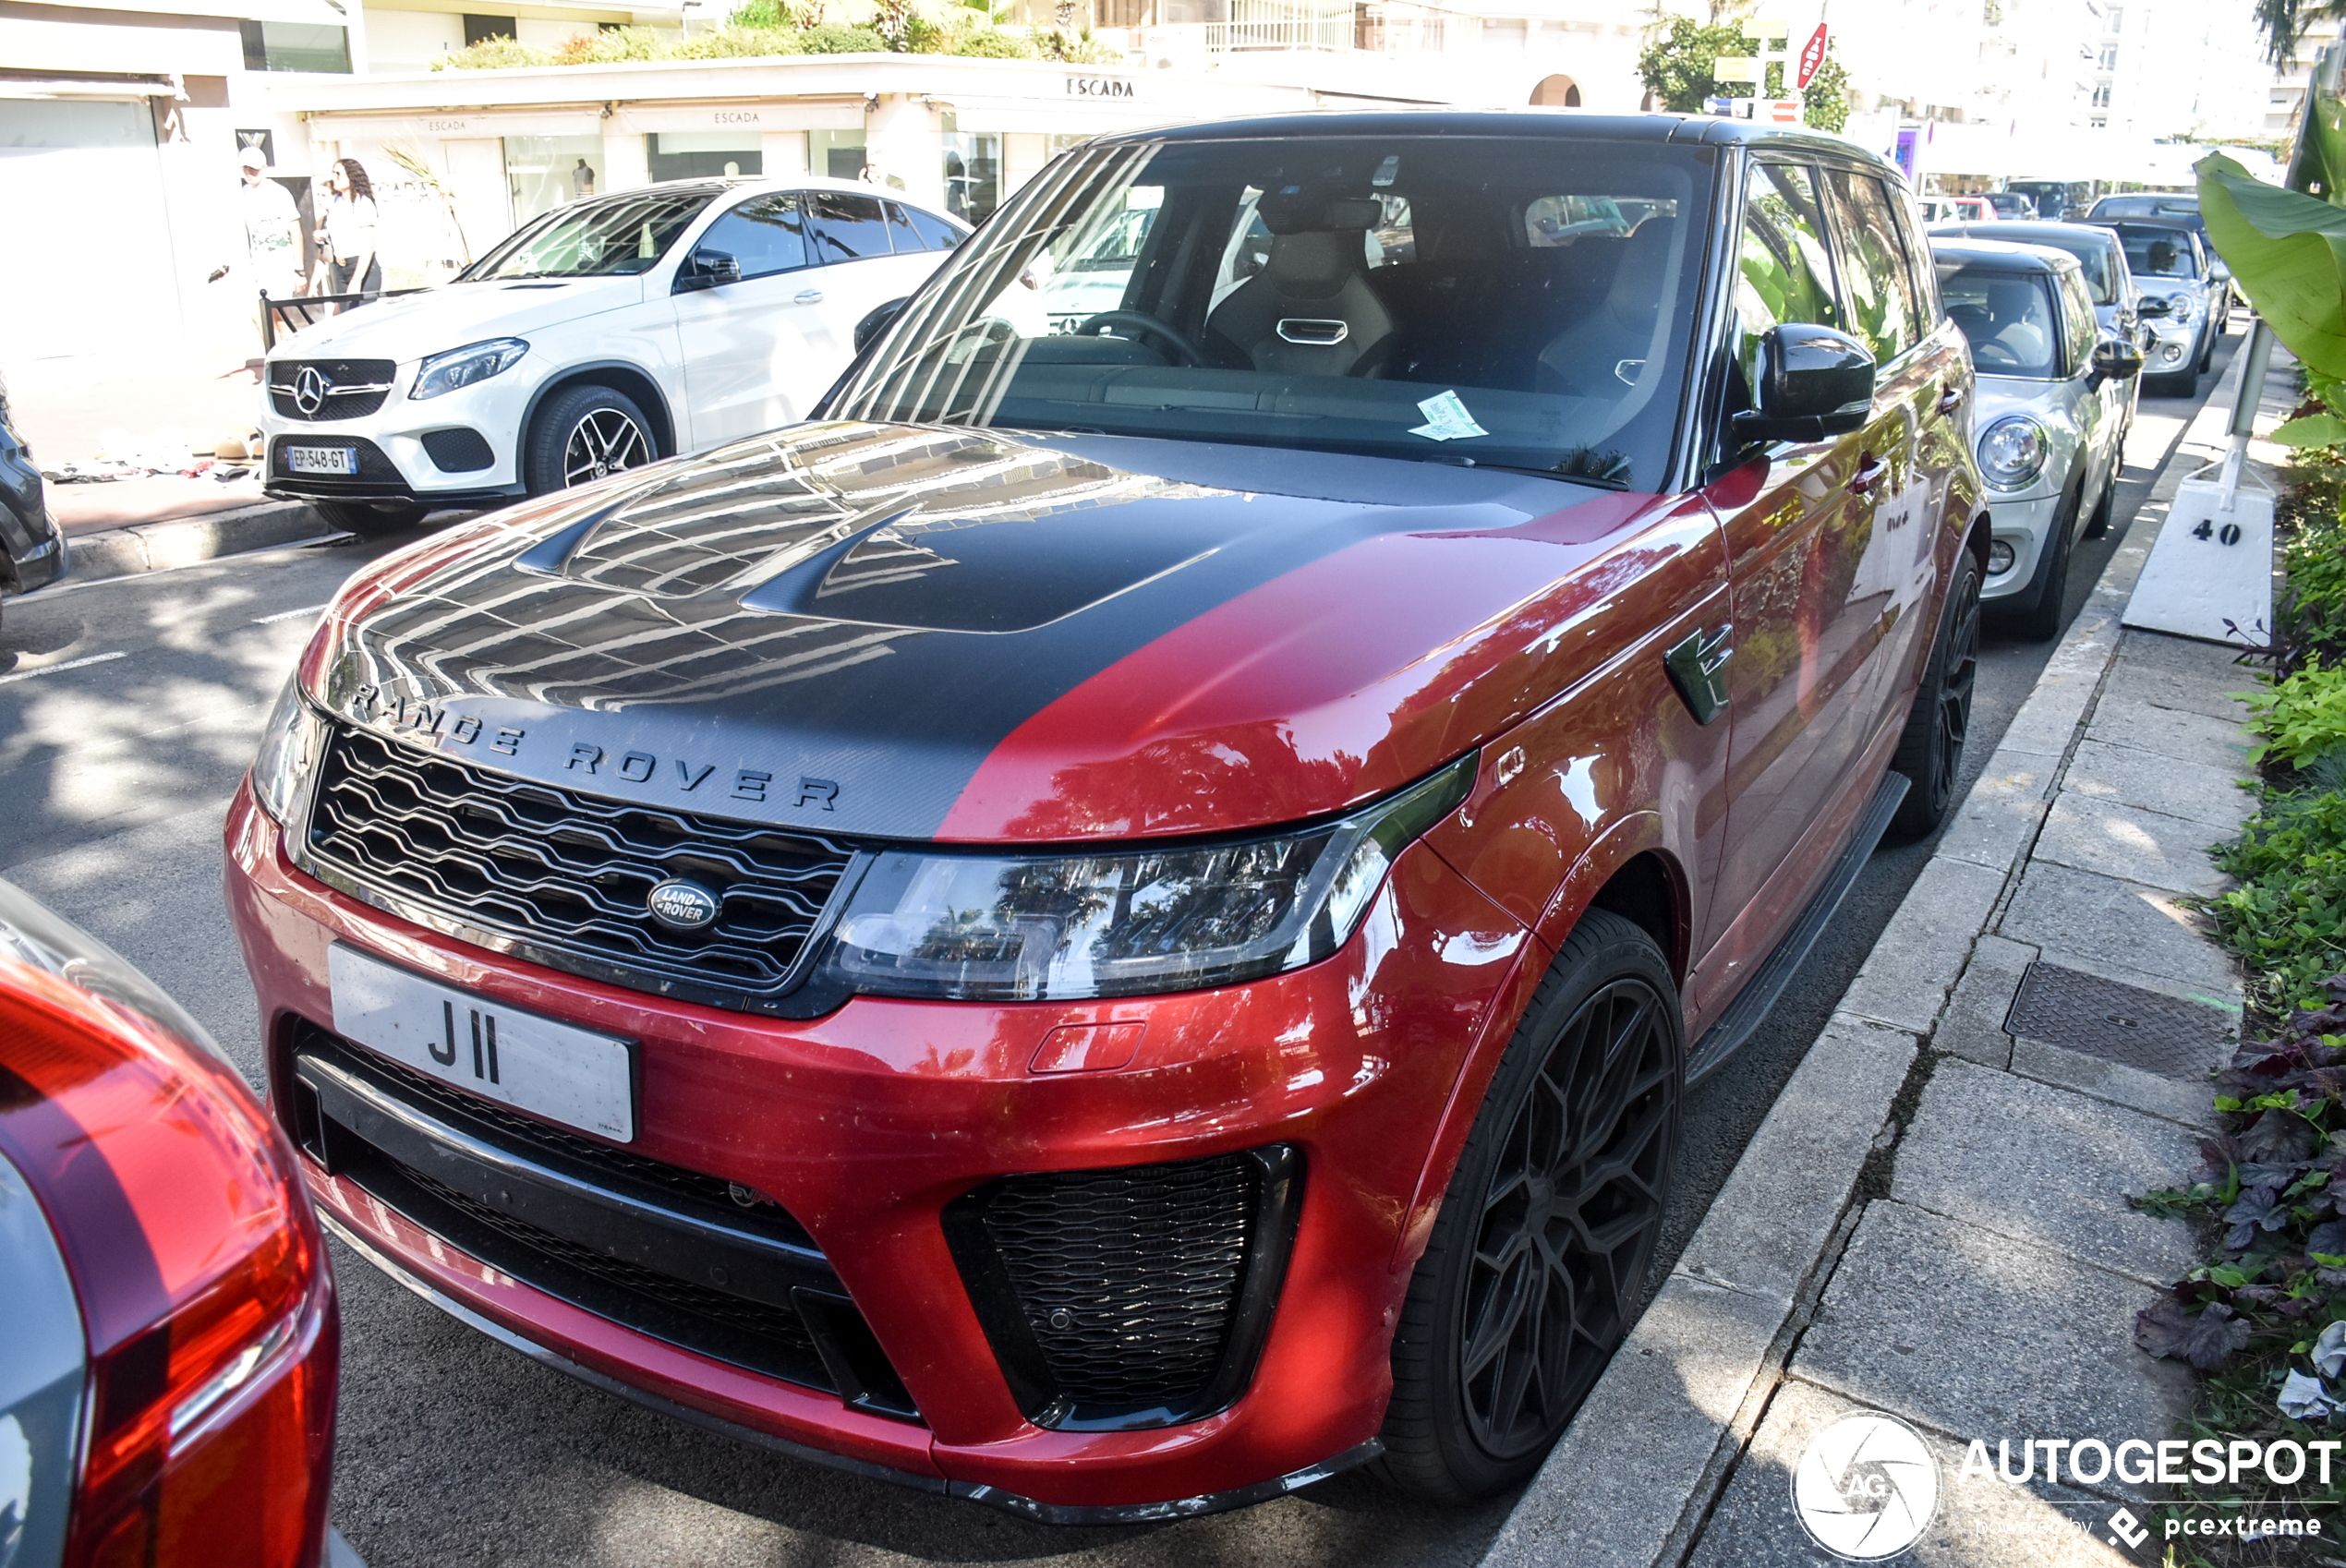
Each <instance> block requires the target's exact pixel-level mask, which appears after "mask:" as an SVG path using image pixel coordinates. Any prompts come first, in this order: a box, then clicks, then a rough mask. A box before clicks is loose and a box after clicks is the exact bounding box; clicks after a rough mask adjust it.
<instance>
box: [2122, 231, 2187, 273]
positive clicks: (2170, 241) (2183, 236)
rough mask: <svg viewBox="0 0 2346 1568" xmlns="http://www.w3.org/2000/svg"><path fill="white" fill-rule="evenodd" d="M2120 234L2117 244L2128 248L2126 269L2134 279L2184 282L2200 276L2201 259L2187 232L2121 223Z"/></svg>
mask: <svg viewBox="0 0 2346 1568" xmlns="http://www.w3.org/2000/svg"><path fill="white" fill-rule="evenodd" d="M2117 233H2118V243H2119V244H2121V245H2122V246H2124V247H2126V266H2127V269H2128V270H2129V271H2132V272H2133V273H2134V276H2136V277H2138V278H2181V279H2183V280H2185V281H2189V280H2192V279H2195V278H2197V277H2198V276H2199V259H2198V257H2197V255H2196V254H2195V252H2194V250H2193V248H2192V243H2191V235H2189V234H2187V233H2185V232H2184V231H2183V230H2181V229H2171V228H2167V227H2165V226H2163V225H2161V226H2159V227H2158V228H2153V227H2151V226H2150V225H2148V224H2146V223H2121V224H2119V225H2118V229H2117Z"/></svg>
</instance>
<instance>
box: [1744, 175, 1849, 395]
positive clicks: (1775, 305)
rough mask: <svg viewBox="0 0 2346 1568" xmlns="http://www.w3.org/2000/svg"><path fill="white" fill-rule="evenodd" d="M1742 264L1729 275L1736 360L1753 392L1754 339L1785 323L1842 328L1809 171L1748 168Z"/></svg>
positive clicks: (1757, 341)
mask: <svg viewBox="0 0 2346 1568" xmlns="http://www.w3.org/2000/svg"><path fill="white" fill-rule="evenodd" d="M1741 258H1742V262H1741V266H1740V267H1739V269H1738V271H1737V272H1736V276H1735V318H1736V320H1737V321H1738V323H1739V324H1740V325H1741V327H1742V329H1743V343H1742V346H1741V348H1740V350H1739V352H1738V355H1737V357H1738V358H1739V360H1740V361H1741V363H1742V365H1743V368H1744V376H1745V380H1746V382H1747V385H1749V386H1756V385H1757V384H1758V383H1757V380H1756V378H1757V375H1758V372H1759V361H1760V338H1761V337H1762V336H1763V335H1764V334H1765V333H1766V332H1767V331H1768V329H1769V328H1771V327H1776V326H1782V325H1784V323H1786V322H1789V321H1811V322H1815V323H1816V324H1818V325H1820V326H1826V327H1838V326H1840V325H1841V320H1842V317H1841V307H1840V303H1839V301H1838V298H1837V296H1835V295H1834V293H1833V287H1832V260H1831V257H1830V253H1829V252H1828V251H1827V250H1826V248H1825V226H1824V219H1823V216H1822V214H1821V213H1820V211H1819V210H1818V206H1817V184H1816V175H1815V173H1814V172H1813V171H1812V170H1810V169H1809V168H1808V166H1807V165H1805V164H1799V163H1754V164H1753V165H1752V169H1751V185H1750V188H1749V190H1748V191H1747V194H1746V196H1745V198H1744V205H1743V243H1742V247H1741Z"/></svg>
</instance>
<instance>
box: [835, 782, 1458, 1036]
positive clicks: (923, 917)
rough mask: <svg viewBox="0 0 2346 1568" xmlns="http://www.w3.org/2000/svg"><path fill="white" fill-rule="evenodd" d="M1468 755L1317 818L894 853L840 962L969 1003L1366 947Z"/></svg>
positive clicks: (847, 971) (1218, 972) (1452, 799)
mask: <svg viewBox="0 0 2346 1568" xmlns="http://www.w3.org/2000/svg"><path fill="white" fill-rule="evenodd" d="M1474 770H1475V756H1474V754H1472V753H1469V754H1467V755H1466V756H1463V757H1461V758H1459V759H1458V760H1457V762H1455V763H1453V764H1451V765H1450V766H1447V767H1445V768H1444V769H1442V770H1441V771H1440V772H1439V773H1436V774H1434V775H1433V776H1432V777H1431V778H1425V779H1423V780H1421V781H1420V782H1419V783H1417V784H1414V785H1411V786H1410V787H1409V788H1408V789H1406V790H1401V791H1399V792H1398V793H1397V794H1393V795H1388V796H1386V797H1385V799H1384V800H1382V801H1379V802H1376V803H1375V804H1374V805H1372V806H1369V807H1368V808H1366V809H1365V810H1361V811H1358V812H1355V813H1353V814H1350V815H1348V816H1345V817H1341V818H1338V819H1337V820H1336V821H1334V822H1328V823H1322V824H1319V825H1316V826H1311V827H1303V828H1297V829H1293V830H1291V831H1288V832H1285V833H1279V834H1273V835H1266V836H1264V837H1260V838H1247V839H1240V840H1234V841H1225V842H1220V843H1207V844H1178V843H1175V844H1167V845H1165V846H1163V847H1161V848H1140V849H1120V850H1106V851H1101V852H1098V853H1088V854H1087V853H1072V854H1070V853H1065V852H1059V853H1051V854H1021V855H999V854H949V853H940V852H928V851H919V850H889V851H887V852H885V853H883V854H882V855H880V857H879V858H878V860H877V862H875V863H874V864H873V866H872V868H871V870H870V871H869V872H867V873H866V874H865V877H864V880H863V881H862V883H861V884H860V885H858V886H857V887H856V889H855V892H854V894H853V898H852V899H850V901H849V904H848V908H847V911H846V912H845V913H844V914H843V915H842V916H841V917H840V923H839V928H838V931H837V933H836V935H834V936H833V937H832V939H831V945H830V952H829V956H828V959H826V960H825V961H826V963H827V964H828V968H829V970H830V971H831V974H832V975H833V977H834V978H835V979H836V980H837V981H838V982H840V983H843V984H844V985H846V986H848V987H850V988H853V990H856V991H860V992H863V993H865V994H866V995H882V996H927V997H949V998H952V999H955V1000H962V1001H1002V1002H1008V1001H1019V1002H1027V1001H1040V1000H1043V999H1045V998H1050V999H1053V1000H1067V999H1073V998H1079V997H1085V996H1136V995H1146V994H1148V993H1152V992H1161V991H1196V990H1203V989H1204V988H1206V987H1208V986H1215V985H1229V984H1234V983H1238V982H1240V981H1247V980H1257V979H1260V978H1262V977H1263V976H1264V975H1270V974H1278V973H1281V972H1283V971H1287V970H1291V969H1300V968H1302V967H1303V966H1304V965H1306V964H1312V963H1317V962H1319V961H1320V960H1321V959H1324V958H1326V957H1327V956H1328V955H1329V954H1331V953H1334V952H1335V951H1336V949H1337V948H1339V947H1343V946H1344V944H1345V943H1346V942H1348V941H1349V940H1350V939H1351V936H1352V934H1353V932H1354V931H1355V930H1357V929H1358V928H1359V926H1360V921H1361V919H1362V917H1364V916H1365V915H1366V914H1367V912H1368V910H1369V905H1370V902H1371V900H1372V899H1373V897H1374V896H1375V894H1376V890H1377V889H1378V887H1381V886H1382V885H1383V884H1384V882H1385V872H1386V871H1387V870H1388V869H1389V868H1390V867H1391V866H1392V864H1393V862H1394V861H1395V859H1396V858H1397V857H1398V856H1399V854H1400V852H1401V850H1403V849H1404V848H1405V847H1406V846H1408V845H1409V843H1410V842H1411V841H1413V840H1414V839H1416V838H1418V836H1419V835H1420V834H1422V833H1423V832H1425V831H1426V829H1428V828H1430V827H1432V826H1433V825H1434V824H1435V823H1437V822H1439V821H1441V820H1442V819H1443V818H1444V817H1445V816H1447V815H1448V814H1450V813H1451V812H1453V811H1455V810H1457V806H1458V803H1459V802H1462V801H1464V800H1465V799H1466V797H1467V791H1468V790H1469V789H1471V788H1472V787H1473V784H1474Z"/></svg>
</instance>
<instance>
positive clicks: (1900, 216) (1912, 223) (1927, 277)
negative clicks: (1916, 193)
mask: <svg viewBox="0 0 2346 1568" xmlns="http://www.w3.org/2000/svg"><path fill="white" fill-rule="evenodd" d="M1882 188H1883V189H1884V190H1886V191H1887V192H1888V193H1889V197H1890V212H1891V216H1892V217H1893V218H1895V219H1896V220H1897V223H1898V237H1899V239H1900V240H1901V241H1903V242H1904V243H1905V247H1906V275H1907V276H1908V277H1909V278H1911V279H1912V280H1913V288H1914V291H1915V317H1916V323H1917V326H1918V328H1919V329H1920V331H1921V333H1922V335H1923V336H1924V337H1929V335H1930V334H1931V333H1932V332H1935V331H1937V330H1938V327H1939V323H1940V322H1941V320H1945V318H1946V314H1947V313H1946V312H1945V311H1944V310H1941V308H1939V270H1938V269H1937V268H1936V267H1934V266H1932V265H1931V263H1930V242H1929V240H1927V239H1925V238H1924V237H1923V235H1922V232H1921V230H1920V229H1919V228H1917V226H1916V225H1917V213H1916V211H1915V201H1914V197H1913V195H1912V193H1911V192H1909V191H1907V190H1906V189H1905V187H1903V186H1900V185H1898V184H1897V183H1895V182H1894V181H1893V182H1892V183H1890V184H1888V185H1886V186H1884V187H1882Z"/></svg>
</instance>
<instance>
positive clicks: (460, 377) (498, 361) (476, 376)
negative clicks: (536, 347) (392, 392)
mask: <svg viewBox="0 0 2346 1568" xmlns="http://www.w3.org/2000/svg"><path fill="white" fill-rule="evenodd" d="M528 352H529V344H526V343H525V342H523V341H522V340H521V339H520V338H491V339H490V340H489V341H488V342H487V343H477V344H471V345H469V346H467V347H465V348H452V349H450V350H449V351H448V352H447V353H445V354H435V355H433V356H431V357H430V358H429V359H427V360H425V361H424V363H423V368H421V369H419V370H417V372H416V384H415V386H414V387H412V388H411V389H409V391H408V393H407V395H408V396H409V397H411V398H421V397H438V396H440V395H441V393H442V392H454V391H455V390H456V389H457V388H458V387H468V386H471V385H472V384H473V383H474V382H475V381H485V380H489V378H490V377H491V376H502V375H503V374H504V373H505V372H506V371H508V370H510V369H512V368H514V366H516V365H518V364H520V363H521V356H523V355H525V354H527V353H528Z"/></svg>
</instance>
